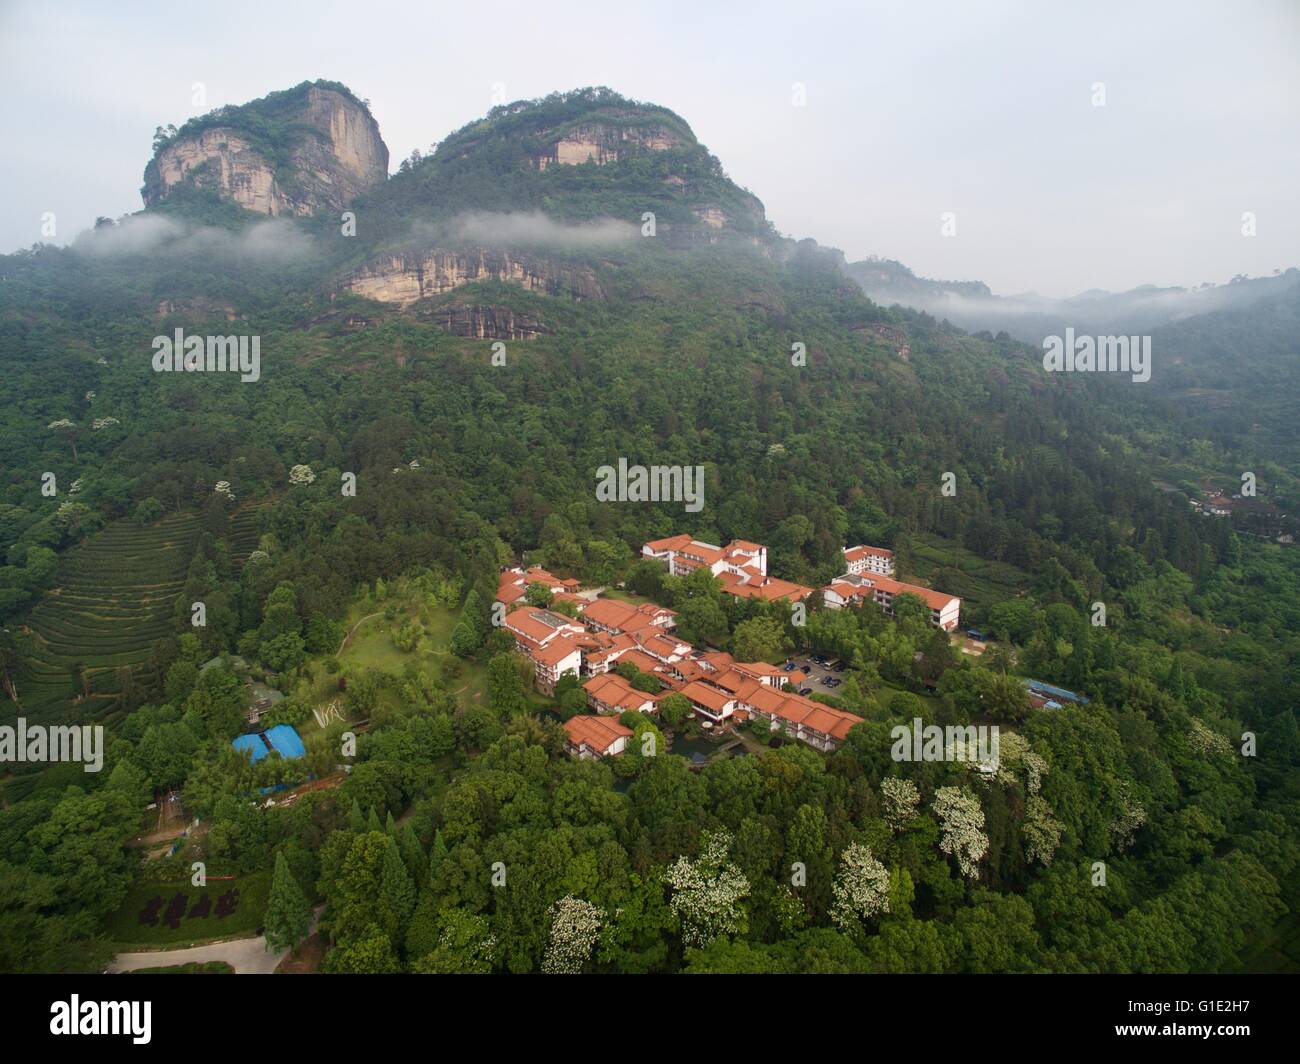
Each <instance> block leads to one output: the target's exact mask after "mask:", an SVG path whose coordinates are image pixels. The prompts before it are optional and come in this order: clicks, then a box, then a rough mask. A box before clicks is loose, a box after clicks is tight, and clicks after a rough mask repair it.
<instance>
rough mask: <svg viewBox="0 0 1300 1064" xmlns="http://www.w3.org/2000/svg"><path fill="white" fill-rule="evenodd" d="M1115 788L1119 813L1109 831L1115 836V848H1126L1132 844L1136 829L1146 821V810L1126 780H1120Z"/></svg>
mask: <svg viewBox="0 0 1300 1064" xmlns="http://www.w3.org/2000/svg"><path fill="white" fill-rule="evenodd" d="M1116 789H1117V791H1118V795H1117V797H1118V800H1119V815H1118V816H1117V817H1116V818H1115V820H1114V822H1113V823H1112V824H1111V826H1110V831H1111V834H1112V835H1113V836H1114V837H1115V848H1116V849H1119V850H1126V849H1128V847H1129V846H1131V845H1132V844H1133V838H1134V836H1136V835H1137V833H1138V830H1139V829H1140V828H1141V827H1142V825H1143V824H1145V823H1146V822H1147V811H1146V810H1145V809H1144V808H1142V803H1141V802H1139V801H1138V800H1137V799H1136V798H1135V797H1133V789H1132V788H1131V787H1130V786H1129V783H1128V781H1127V780H1120V781H1119V786H1118V788H1116Z"/></svg>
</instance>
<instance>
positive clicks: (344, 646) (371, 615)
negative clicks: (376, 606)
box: [334, 610, 384, 658]
mask: <svg viewBox="0 0 1300 1064" xmlns="http://www.w3.org/2000/svg"><path fill="white" fill-rule="evenodd" d="M383 615H384V611H383V610H376V611H375V612H374V613H368V614H366V615H365V616H364V617H362V618H361V620H359V621H357V623H356V624H354V625H353V626H352V631H350V632H349V633H348V634H347V635H345V636H344V637H343V642H341V643H340V644H339V653H338V654H335V655H334V656H335V657H336V658H337V657H338V656H339V654H342V653H343V651H344V650H346V649H347V645H348V640H349V639H351V638H352V637H353V636H354V635H356V634H357V629H358V628H360V627H361V626H362V625H363V624H365V623H366V621H369V620H371V619H373V618H375V617H382V616H383Z"/></svg>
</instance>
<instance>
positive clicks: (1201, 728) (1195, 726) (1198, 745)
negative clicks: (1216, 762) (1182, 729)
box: [1187, 717, 1232, 757]
mask: <svg viewBox="0 0 1300 1064" xmlns="http://www.w3.org/2000/svg"><path fill="white" fill-rule="evenodd" d="M1187 745H1188V746H1190V747H1191V748H1192V749H1193V750H1195V751H1196V752H1197V753H1198V754H1200V755H1201V756H1202V757H1226V756H1230V755H1231V754H1232V743H1230V742H1229V741H1228V740H1227V738H1225V737H1224V736H1222V735H1220V734H1219V733H1218V732H1216V731H1215V730H1214V729H1213V728H1211V727H1210V726H1209V725H1208V724H1206V723H1205V722H1204V721H1203V720H1201V718H1200V717H1193V718H1192V730H1191V731H1190V732H1188V733H1187Z"/></svg>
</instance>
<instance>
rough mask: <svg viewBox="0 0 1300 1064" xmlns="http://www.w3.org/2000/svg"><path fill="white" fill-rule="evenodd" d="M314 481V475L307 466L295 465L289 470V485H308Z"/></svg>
mask: <svg viewBox="0 0 1300 1064" xmlns="http://www.w3.org/2000/svg"><path fill="white" fill-rule="evenodd" d="M315 479H316V474H315V473H313V472H312V471H311V466H309V465H296V466H294V467H293V468H292V469H290V470H289V483H290V484H310V483H311V482H312V481H314V480H315Z"/></svg>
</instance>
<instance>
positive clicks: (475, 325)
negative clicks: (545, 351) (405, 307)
mask: <svg viewBox="0 0 1300 1064" xmlns="http://www.w3.org/2000/svg"><path fill="white" fill-rule="evenodd" d="M418 317H419V318H421V319H422V320H427V321H432V322H435V323H436V324H438V325H440V326H442V327H443V328H444V329H446V330H447V331H448V332H449V333H451V334H452V335H453V336H469V337H473V338H474V339H476V340H535V339H537V337H539V336H544V335H548V334H550V333H552V332H554V330H553V329H552V328H551V327H550V326H549V325H547V324H546V323H545V322H543V321H542V320H540V319H539V318H536V317H534V316H533V315H531V314H521V313H517V312H516V311H514V310H512V309H511V308H510V307H502V306H495V305H492V304H484V303H444V304H443V305H442V306H440V307H431V308H430V309H429V310H428V311H427V312H425V313H421V314H419V315H418Z"/></svg>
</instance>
